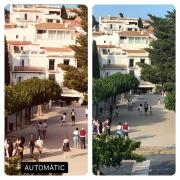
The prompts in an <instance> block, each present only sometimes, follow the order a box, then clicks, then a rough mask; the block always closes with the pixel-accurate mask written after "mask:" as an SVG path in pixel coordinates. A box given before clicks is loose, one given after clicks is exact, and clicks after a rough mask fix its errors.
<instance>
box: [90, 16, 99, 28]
mask: <svg viewBox="0 0 180 180" xmlns="http://www.w3.org/2000/svg"><path fill="white" fill-rule="evenodd" d="M92 27H95V29H96V31H98V29H99V22H98V21H97V20H96V18H95V16H94V15H93V16H92Z"/></svg>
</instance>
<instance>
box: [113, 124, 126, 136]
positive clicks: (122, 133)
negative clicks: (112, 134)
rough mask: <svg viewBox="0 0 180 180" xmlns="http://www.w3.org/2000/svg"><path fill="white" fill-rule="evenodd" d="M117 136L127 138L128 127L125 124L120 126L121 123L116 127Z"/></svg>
mask: <svg viewBox="0 0 180 180" xmlns="http://www.w3.org/2000/svg"><path fill="white" fill-rule="evenodd" d="M116 133H117V135H119V136H121V137H129V125H128V123H127V122H125V123H124V124H122V123H121V122H120V123H119V124H118V126H117V131H116Z"/></svg>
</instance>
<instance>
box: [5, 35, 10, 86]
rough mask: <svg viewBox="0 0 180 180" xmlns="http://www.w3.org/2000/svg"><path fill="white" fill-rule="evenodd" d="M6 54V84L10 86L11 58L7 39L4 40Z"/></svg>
mask: <svg viewBox="0 0 180 180" xmlns="http://www.w3.org/2000/svg"><path fill="white" fill-rule="evenodd" d="M4 44H5V45H4V52H5V57H4V60H5V63H4V65H5V84H6V85H9V84H10V69H9V56H8V48H7V41H6V37H5V38H4Z"/></svg>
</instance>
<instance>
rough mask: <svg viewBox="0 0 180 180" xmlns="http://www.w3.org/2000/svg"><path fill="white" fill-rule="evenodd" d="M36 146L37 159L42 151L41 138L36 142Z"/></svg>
mask: <svg viewBox="0 0 180 180" xmlns="http://www.w3.org/2000/svg"><path fill="white" fill-rule="evenodd" d="M36 146H37V149H38V152H39V158H40V156H41V154H42V150H43V140H42V139H41V137H40V136H39V139H38V140H37V141H36Z"/></svg>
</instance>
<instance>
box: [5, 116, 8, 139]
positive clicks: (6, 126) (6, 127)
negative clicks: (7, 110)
mask: <svg viewBox="0 0 180 180" xmlns="http://www.w3.org/2000/svg"><path fill="white" fill-rule="evenodd" d="M7 132H8V117H5V137H6V136H7Z"/></svg>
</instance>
